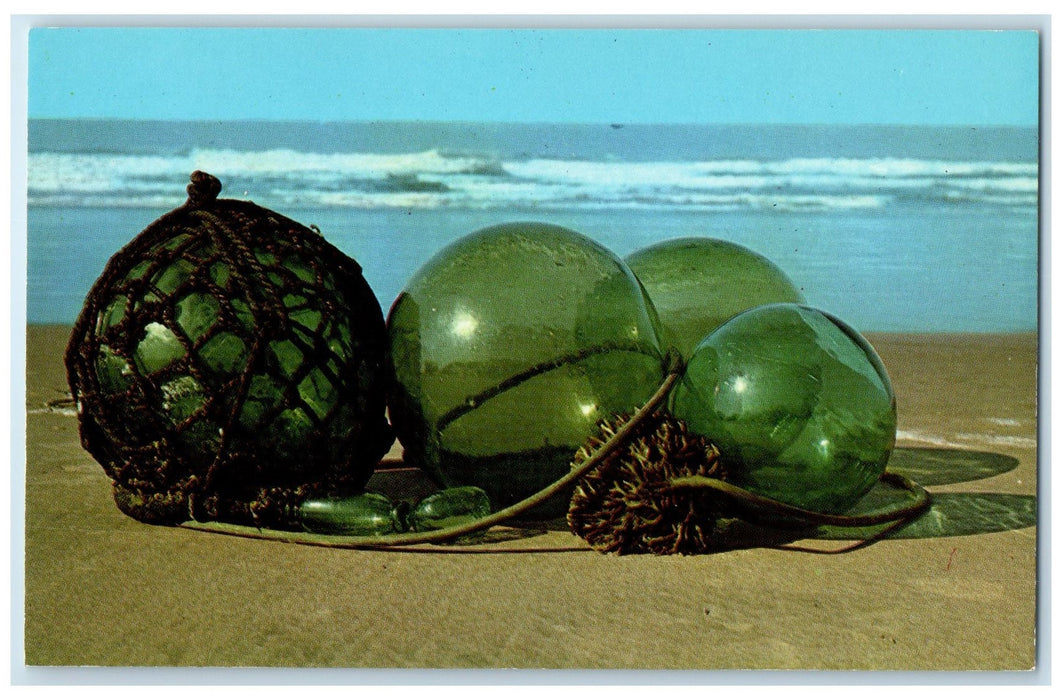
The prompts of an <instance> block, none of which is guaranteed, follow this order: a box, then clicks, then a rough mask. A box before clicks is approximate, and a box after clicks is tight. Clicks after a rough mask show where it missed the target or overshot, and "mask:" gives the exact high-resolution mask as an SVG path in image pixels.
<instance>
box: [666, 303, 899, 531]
mask: <svg viewBox="0 0 1062 700" xmlns="http://www.w3.org/2000/svg"><path fill="white" fill-rule="evenodd" d="M670 408H671V411H672V413H673V414H674V415H675V417H676V418H679V419H680V420H684V421H686V423H687V425H688V426H689V428H690V429H691V430H693V431H694V432H696V433H699V434H701V435H704V436H705V437H707V438H709V439H710V440H712V441H713V442H714V443H715V444H716V445H717V446H718V447H719V451H720V456H721V459H722V461H723V463H724V464H725V465H726V467H727V472H728V474H729V477H728V480H729V481H731V482H733V483H735V484H737V485H739V486H742V487H744V488H747V489H748V490H750V491H753V492H755V493H758V494H761V495H764V496H769V497H771V498H774V499H775V500H779V501H783V502H785V503H788V504H790V505H794V506H798V507H801V508H805V509H807V510H814V511H818V512H825V513H834V514H837V513H843V512H845V511H846V510H848V509H849V508H850V507H851V506H853V505H854V504H855V502H856V501H858V500H859V498H860V497H862V496H863V495H864V494H865V493H866V492H867V491H868V490H869V489H870V488H871V487H872V486H873V485H874V483H875V482H876V481H877V480H878V479H879V478H880V476H881V474H882V472H884V470H885V465H886V464H887V462H888V461H889V455H890V453H891V451H892V448H893V445H894V444H895V440H896V399H895V395H894V394H893V390H892V383H891V382H890V380H889V376H888V373H887V372H886V371H885V367H884V365H883V364H882V362H881V359H880V358H879V357H878V355H877V353H876V352H875V351H874V349H873V348H872V347H871V346H870V344H869V343H868V342H867V341H866V339H864V338H863V337H862V336H861V335H859V333H857V332H856V331H855V330H853V329H852V328H850V327H849V326H848V325H846V324H845V323H844V322H842V321H840V320H839V319H837V318H834V317H833V316H831V315H829V314H826V313H823V312H822V311H819V310H816V309H812V308H809V307H807V306H802V305H798V304H769V305H765V306H760V307H757V308H755V309H751V310H749V311H745V312H743V313H741V314H739V315H737V316H735V317H734V318H733V319H731V320H730V321H728V322H727V323H725V324H723V325H722V326H720V327H719V328H718V329H716V330H715V332H713V333H712V334H711V335H709V336H708V337H707V338H705V339H704V341H703V342H702V343H701V344H700V345H698V346H697V348H696V350H695V351H694V353H693V357H691V358H690V360H689V363H688V365H687V367H686V372H685V375H684V377H683V378H682V380H681V381H680V382H679V383H678V384H677V385H676V386H675V388H674V390H673V391H672V394H671V397H670Z"/></svg>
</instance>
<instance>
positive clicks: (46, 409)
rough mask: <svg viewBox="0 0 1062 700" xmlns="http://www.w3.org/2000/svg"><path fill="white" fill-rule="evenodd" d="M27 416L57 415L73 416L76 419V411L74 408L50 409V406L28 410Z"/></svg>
mask: <svg viewBox="0 0 1062 700" xmlns="http://www.w3.org/2000/svg"><path fill="white" fill-rule="evenodd" d="M26 413H27V414H29V415H37V414H40V413H58V414H59V415H60V416H73V417H75V418H76V417H77V409H74V408H52V407H51V406H45V407H44V408H30V409H27V410H26Z"/></svg>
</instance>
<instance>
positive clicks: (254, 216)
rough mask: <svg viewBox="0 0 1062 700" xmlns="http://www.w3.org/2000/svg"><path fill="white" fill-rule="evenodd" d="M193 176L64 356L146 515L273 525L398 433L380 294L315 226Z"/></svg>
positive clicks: (134, 246) (354, 477) (118, 481)
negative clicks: (390, 407) (391, 413)
mask: <svg viewBox="0 0 1062 700" xmlns="http://www.w3.org/2000/svg"><path fill="white" fill-rule="evenodd" d="M220 190H221V183H220V182H219V181H218V180H217V178H215V177H213V176H211V175H209V174H206V173H202V172H198V171H197V172H196V173H193V175H192V182H191V184H190V185H189V187H188V193H189V197H188V201H187V202H186V203H185V204H184V205H183V206H181V207H179V208H177V209H175V210H173V211H172V212H170V213H168V214H166V215H164V216H162V217H161V218H159V219H158V220H156V221H155V222H153V223H152V224H151V225H149V226H148V227H147V228H146V229H145V230H144V231H143V232H141V233H140V234H139V235H138V236H137V237H136V238H134V239H133V240H132V241H131V242H130V243H129V244H128V245H127V246H126V247H124V248H123V249H122V250H120V251H119V252H118V253H116V254H115V255H114V257H112V258H111V260H110V261H109V262H108V263H107V265H106V268H105V269H104V271H103V274H102V276H101V277H100V278H99V280H98V281H97V282H96V283H95V285H94V286H93V288H92V290H91V292H90V293H89V295H88V297H87V299H86V302H85V306H84V308H83V310H82V312H81V314H80V316H79V318H78V320H77V322H76V325H75V327H74V331H73V334H72V335H71V338H70V342H69V345H68V347H67V353H66V364H67V369H68V377H69V382H70V388H71V391H72V393H73V396H74V398H75V399H76V401H77V406H78V412H79V420H80V431H81V440H82V444H83V445H84V447H85V449H86V450H88V452H89V453H91V454H92V456H93V457H94V458H95V459H96V460H97V461H98V462H99V463H100V464H101V465H102V466H103V468H104V470H105V471H106V473H107V474H108V476H110V477H111V479H112V482H113V487H114V496H115V501H116V503H117V504H118V506H119V508H121V510H122V511H124V512H125V513H127V514H129V515H131V516H132V517H134V518H137V519H139V520H143V521H146V522H152V523H176V522H180V521H184V520H188V519H194V520H200V521H209V520H221V521H229V522H235V523H253V524H255V525H262V524H265V525H269V526H282V525H284V524H285V522H284V520H285V517H286V516H285V514H286V513H290V512H292V511H293V509H295V508H296V507H297V506H298V504H300V503H302V502H303V501H304V500H305V499H307V498H310V497H315V496H327V495H329V494H333V493H347V494H350V493H356V492H357V491H358V490H359V489H361V488H362V487H363V486H364V484H365V483H366V481H367V480H368V478H369V476H370V475H371V474H372V472H373V470H374V468H375V466H376V464H377V462H378V461H379V458H380V457H381V456H382V455H383V454H384V453H385V452H386V451H387V450H388V448H389V447H390V445H391V443H392V440H393V437H392V433H391V431H390V427H389V425H388V424H387V421H386V417H385V409H386V393H387V387H388V384H389V382H390V374H391V372H390V365H389V362H388V359H387V346H386V334H385V329H384V319H383V314H382V311H381V308H380V305H379V303H378V301H377V299H376V297H375V295H374V294H373V291H372V290H371V289H370V287H369V285H368V284H367V283H366V281H365V279H364V277H363V276H362V274H361V268H360V267H359V266H358V264H357V263H356V262H355V261H354V260H352V259H351V258H349V257H348V256H346V255H345V254H343V253H342V252H340V251H339V250H338V249H337V248H335V247H334V246H332V245H331V244H330V243H328V242H327V241H326V240H325V239H324V238H323V237H322V235H321V234H320V233H319V232H317V231H314V230H311V229H309V228H306V227H305V226H302V225H301V224H298V223H296V222H295V221H292V220H291V219H288V218H286V217H283V216H281V215H279V214H277V213H275V212H272V211H269V210H268V209H264V208H262V207H259V206H257V205H255V204H253V203H251V202H246V201H238V200H226V199H218V198H217V195H218V193H219V192H220Z"/></svg>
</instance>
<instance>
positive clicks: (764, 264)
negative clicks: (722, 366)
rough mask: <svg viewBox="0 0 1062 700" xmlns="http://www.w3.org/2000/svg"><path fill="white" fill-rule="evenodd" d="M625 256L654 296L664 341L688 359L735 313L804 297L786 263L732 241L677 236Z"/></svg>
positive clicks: (649, 292)
mask: <svg viewBox="0 0 1062 700" xmlns="http://www.w3.org/2000/svg"><path fill="white" fill-rule="evenodd" d="M626 262H627V264H628V265H629V266H630V268H631V270H632V271H633V272H634V274H635V276H636V277H637V278H638V280H639V281H640V282H641V283H642V284H643V285H644V286H645V290H646V292H647V293H648V294H649V298H650V299H652V300H653V306H654V307H655V308H656V312H657V314H658V315H659V316H660V323H661V325H662V326H663V328H664V338H662V341H664V342H665V343H666V342H670V343H671V344H672V345H674V346H675V348H676V349H677V350H678V351H679V352H681V353H682V356H683V357H684V358H685V359H687V360H688V359H689V357H690V355H691V354H692V352H693V349H694V348H695V347H696V346H697V344H698V343H700V342H701V340H702V339H703V338H704V337H705V336H706V335H708V334H709V333H711V332H712V331H713V330H715V329H716V328H718V327H719V326H721V325H722V324H723V323H724V322H725V321H727V320H728V319H729V318H731V317H732V316H734V315H736V314H738V313H740V312H742V311H745V310H746V309H751V308H753V307H755V306H760V305H762V304H773V303H783V302H790V303H797V304H803V303H804V301H805V299H804V295H803V294H802V293H801V292H800V289H799V288H797V286H796V285H795V284H793V282H792V281H791V280H790V279H789V277H787V276H786V274H785V272H783V271H782V270H781V268H779V267H778V266H777V265H775V264H774V263H773V262H771V261H770V260H768V259H767V258H765V257H763V256H762V255H760V254H759V253H756V252H754V251H752V250H750V249H748V248H746V247H745V246H742V245H738V244H737V243H731V242H730V241H723V240H719V239H715V238H702V237H690V238H676V239H672V240H667V241H662V242H661V243H657V244H654V245H651V246H649V247H648V248H643V249H641V250H638V251H635V252H634V253H631V254H630V255H628V256H627V258H626Z"/></svg>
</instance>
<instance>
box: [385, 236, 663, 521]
mask: <svg viewBox="0 0 1062 700" xmlns="http://www.w3.org/2000/svg"><path fill="white" fill-rule="evenodd" d="M387 325H388V332H389V336H390V342H391V354H392V359H393V362H394V365H395V377H396V383H397V386H396V391H395V392H394V396H393V397H392V400H391V402H390V409H391V420H392V423H393V425H394V428H395V431H396V433H397V434H398V437H399V440H400V441H401V442H402V445H403V446H404V447H405V449H406V456H407V459H408V460H409V461H411V462H413V463H415V464H418V465H420V466H422V467H424V468H425V469H426V470H427V471H428V472H429V473H430V474H432V475H433V476H435V477H436V478H437V479H438V480H439V481H440V482H441V483H442V484H443V485H445V486H447V487H456V486H466V485H467V486H478V487H480V488H482V489H484V490H485V491H486V492H487V494H488V495H489V497H490V500H491V502H492V503H493V504H494V506H495V507H496V508H501V507H505V506H507V505H510V504H512V503H515V502H517V501H519V500H521V499H523V498H525V497H527V496H529V495H531V494H532V493H534V492H535V491H538V490H539V489H541V488H542V487H544V486H546V485H548V484H549V483H550V482H552V481H554V480H556V479H557V478H558V477H560V476H562V475H564V474H565V473H566V472H567V471H568V469H569V463H570V461H571V459H572V456H573V454H574V453H575V451H576V450H577V449H578V447H579V446H580V445H581V444H582V443H583V442H584V441H585V440H586V438H587V437H588V436H590V435H591V434H593V432H594V431H595V429H596V425H597V423H598V421H599V420H601V419H602V418H603V417H606V416H610V415H611V414H612V413H614V412H620V411H631V410H633V409H635V408H637V407H638V406H639V405H640V404H641V403H643V402H644V401H645V400H646V399H648V398H649V397H650V396H651V395H652V393H653V392H654V391H655V390H656V388H657V387H658V386H659V385H660V382H661V381H662V378H663V374H664V367H663V359H662V353H661V350H660V346H659V342H658V339H657V328H656V326H655V316H654V314H653V312H652V310H651V306H650V303H649V302H648V300H647V299H646V297H645V295H644V293H643V291H642V289H641V287H640V285H639V284H638V282H637V280H636V279H635V277H634V275H633V274H632V273H631V271H630V270H629V269H628V268H627V266H626V265H625V264H624V263H623V261H622V260H620V259H619V258H618V257H616V256H615V255H614V254H613V253H611V252H609V251H608V250H607V249H605V248H604V247H602V246H601V245H599V244H598V243H595V242H594V241H592V240H590V239H589V238H587V237H586V236H583V235H581V234H579V233H576V232H574V231H570V230H568V229H565V228H562V227H559V226H552V225H547V224H539V223H514V224H502V225H499V226H493V227H490V228H486V229H483V230H481V231H478V232H476V233H473V234H471V235H469V236H466V237H465V238H462V239H460V240H459V241H456V242H455V243H453V244H451V245H450V246H448V247H447V248H445V249H444V250H442V251H441V252H439V253H438V254H437V255H436V256H435V257H434V258H432V259H431V260H430V261H429V262H428V263H427V264H426V265H425V266H424V267H423V268H421V270H420V271H418V272H417V273H416V274H415V275H414V276H413V278H412V279H411V280H410V281H409V283H408V285H407V286H406V288H405V290H404V291H403V292H402V293H401V295H400V296H399V298H398V299H397V300H396V301H395V304H394V306H393V307H392V309H391V313H390V315H389V318H388V324H387ZM565 508H566V497H564V498H563V499H556V501H555V502H554V503H552V504H550V505H549V506H548V507H546V508H544V509H540V511H539V513H538V514H539V515H549V516H556V515H560V514H563V512H564V510H565Z"/></svg>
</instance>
